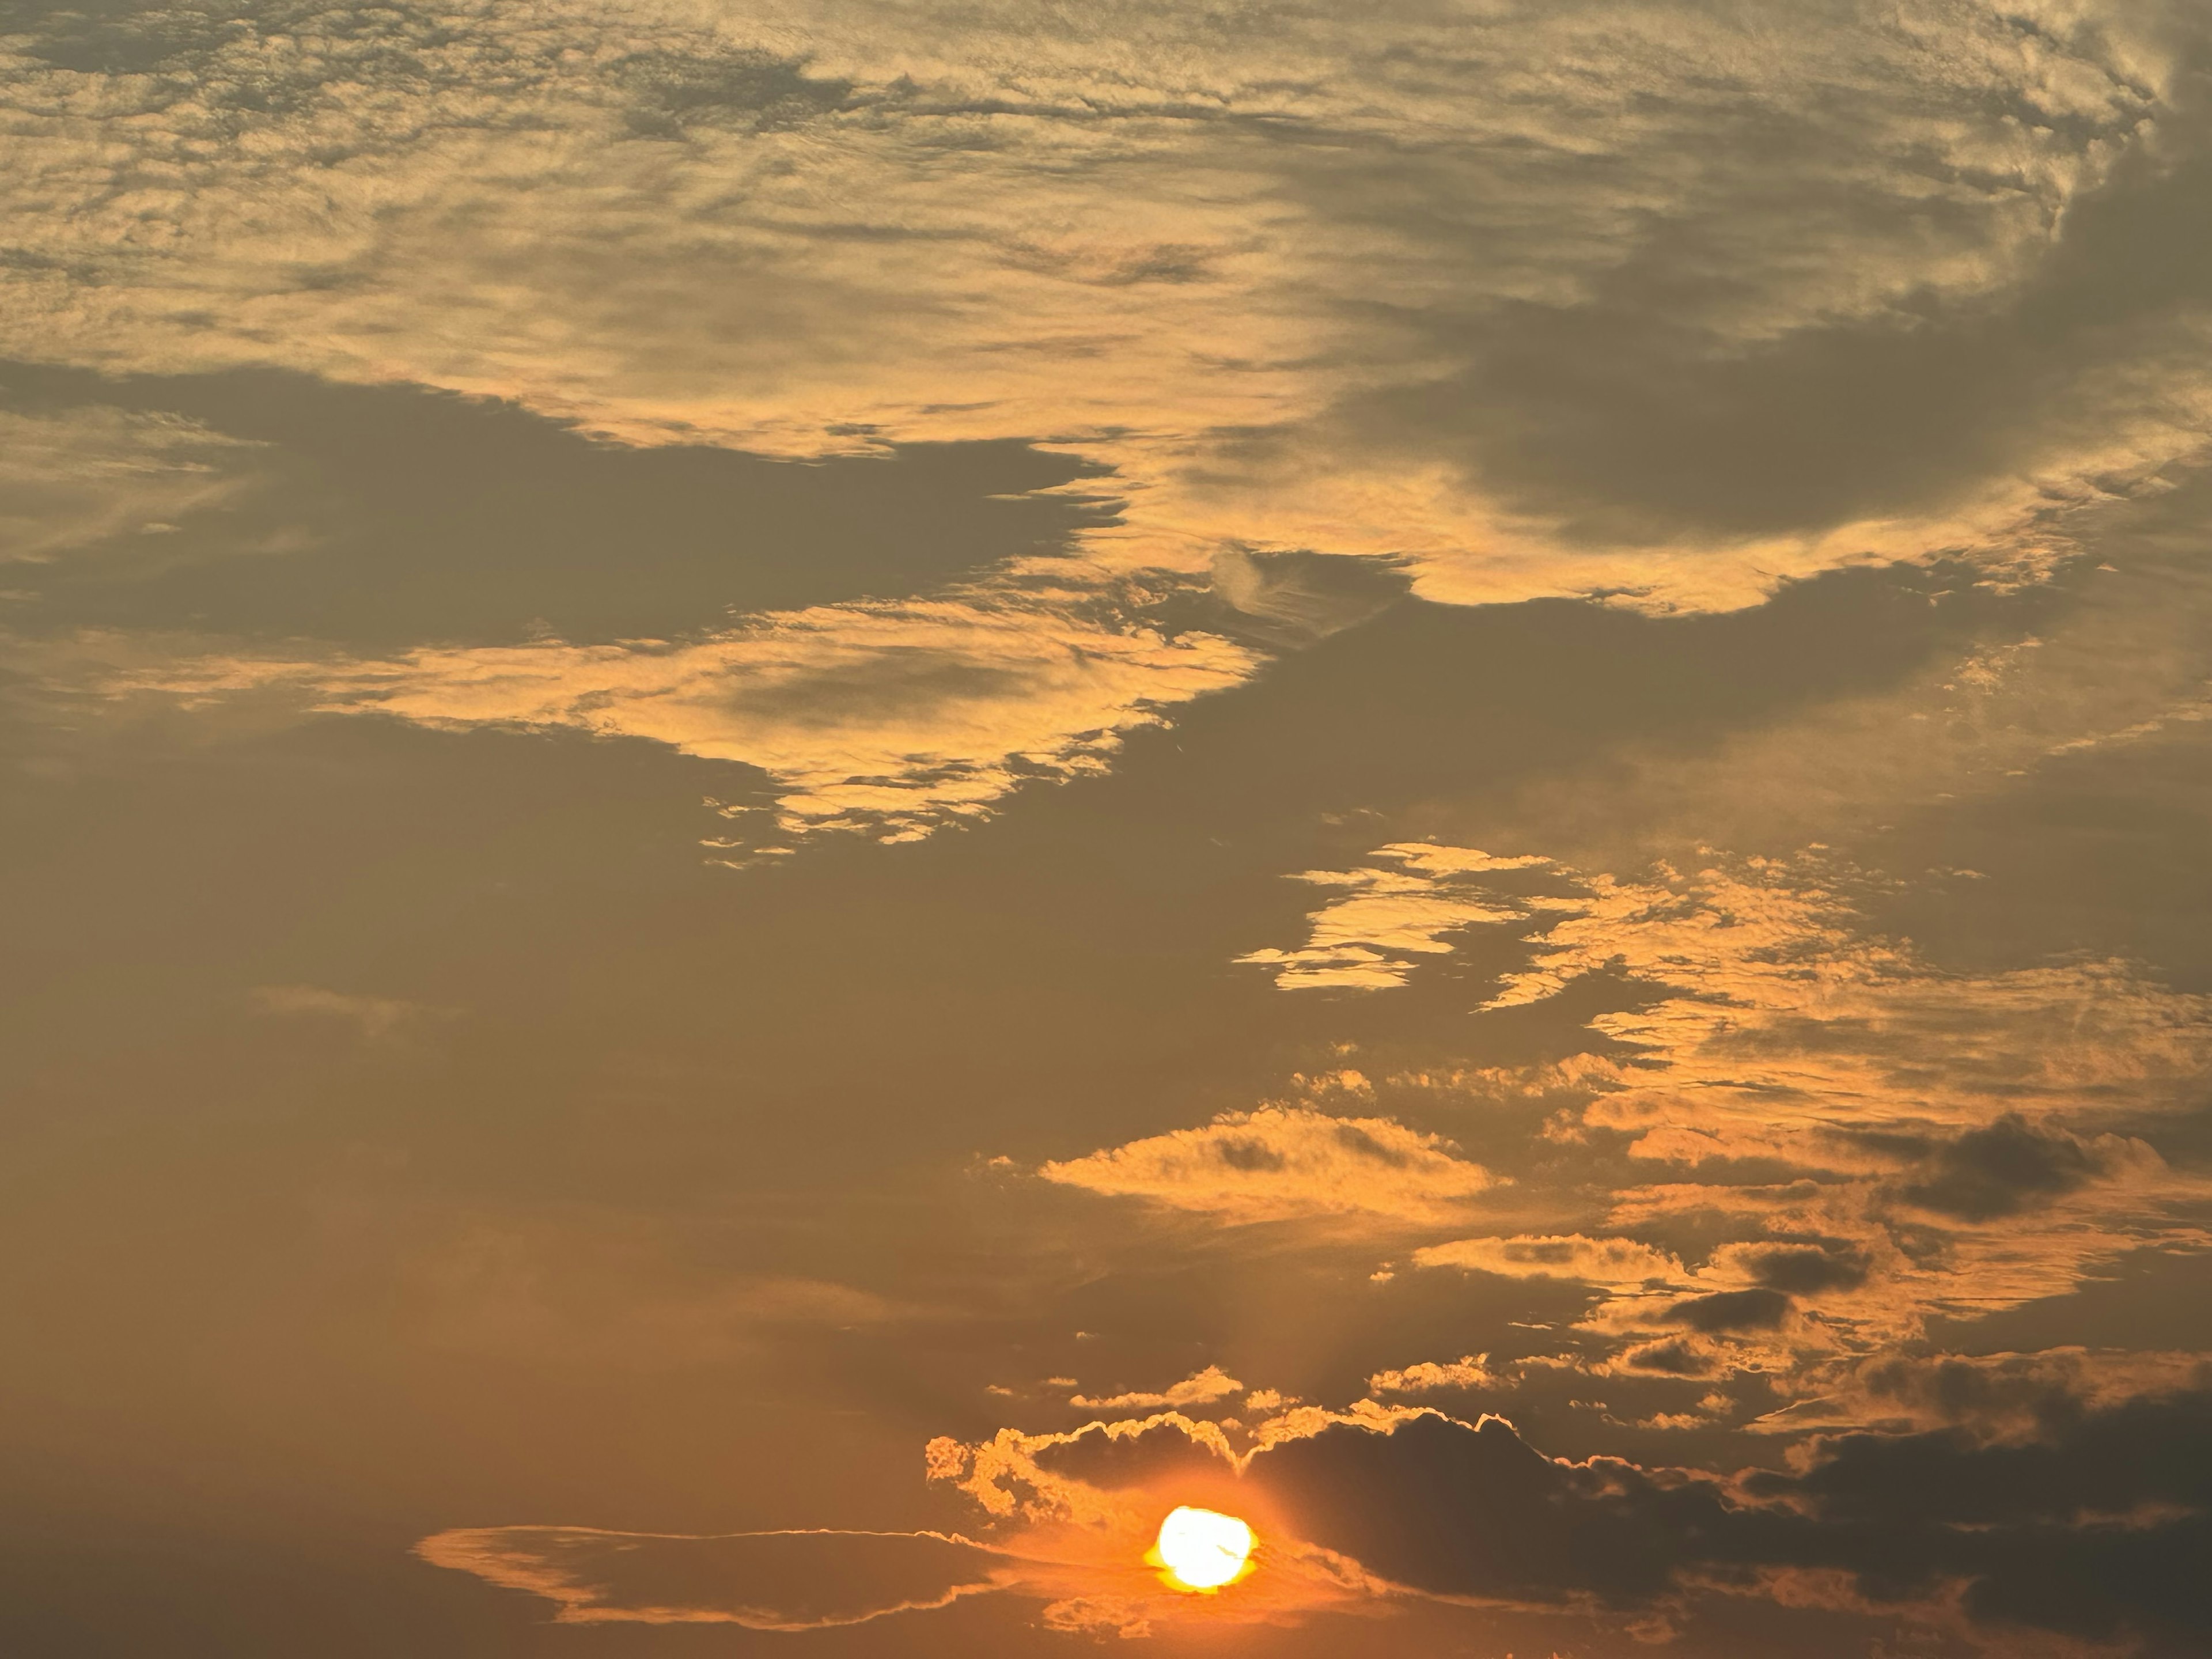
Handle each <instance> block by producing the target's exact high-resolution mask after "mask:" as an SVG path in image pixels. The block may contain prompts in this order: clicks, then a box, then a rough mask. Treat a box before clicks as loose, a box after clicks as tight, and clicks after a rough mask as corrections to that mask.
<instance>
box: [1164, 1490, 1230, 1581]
mask: <svg viewBox="0 0 2212 1659" xmlns="http://www.w3.org/2000/svg"><path fill="white" fill-rule="evenodd" d="M1152 1560H1153V1562H1154V1563H1155V1564H1156V1565H1158V1566H1160V1567H1162V1568H1164V1570H1165V1576H1166V1577H1167V1579H1168V1581H1169V1582H1170V1583H1172V1584H1174V1585H1176V1587H1177V1588H1178V1589H1192V1590H1216V1589H1220V1588H1221V1587H1222V1586H1223V1585H1224V1584H1233V1583H1236V1582H1237V1580H1238V1579H1239V1578H1242V1577H1243V1576H1244V1574H1245V1573H1246V1571H1249V1568H1250V1566H1251V1561H1252V1528H1250V1527H1249V1526H1247V1525H1246V1524H1245V1523H1244V1522H1242V1521H1239V1520H1238V1519H1237V1517H1236V1516H1233V1515H1220V1514H1217V1513H1216V1512H1215V1511H1213V1510H1194V1509H1192V1508H1191V1507H1190V1506H1189V1505H1188V1504H1185V1505H1183V1506H1182V1508H1180V1509H1177V1510H1173V1511H1171V1512H1170V1514H1169V1516H1168V1518H1167V1519H1166V1520H1164V1521H1163V1522H1160V1536H1159V1541H1158V1543H1156V1544H1154V1545H1153V1546H1152Z"/></svg>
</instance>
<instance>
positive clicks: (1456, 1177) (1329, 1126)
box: [1037, 1106, 1496, 1222]
mask: <svg viewBox="0 0 2212 1659" xmlns="http://www.w3.org/2000/svg"><path fill="white" fill-rule="evenodd" d="M1037 1173H1038V1174H1039V1175H1041V1176H1043V1177H1044V1178H1045V1179H1046V1180H1047V1181H1053V1182H1060V1183H1061V1184H1062V1185H1065V1186H1070V1187H1080V1188H1085V1189H1086V1190H1088V1191H1091V1192H1094V1193H1100V1194H1107V1195H1109V1196H1113V1197H1127V1198H1141V1199H1145V1200H1149V1201H1150V1202H1152V1203H1153V1204H1156V1205H1158V1206H1162V1207H1164V1208H1166V1209H1170V1210H1187V1211H1194V1212H1200V1213H1205V1214H1211V1215H1216V1216H1218V1217H1220V1218H1223V1219H1225V1220H1228V1221H1231V1222H1254V1221H1272V1220H1279V1219H1285V1218H1295V1217H1336V1218H1347V1217H1350V1218H1358V1217H1370V1218H1388V1219H1390V1220H1394V1221H1398V1222H1430V1221H1434V1220H1437V1219H1439V1218H1446V1217H1449V1216H1451V1215H1454V1214H1456V1213H1459V1212H1462V1210H1463V1208H1464V1206H1465V1205H1466V1202H1467V1200H1469V1199H1472V1198H1474V1197H1475V1196H1476V1195H1477V1194H1480V1193H1483V1192H1485V1191H1486V1190H1488V1189H1489V1188H1491V1187H1492V1186H1493V1185H1495V1184H1496V1177H1495V1176H1492V1174H1491V1173H1490V1171H1488V1170H1486V1169H1484V1168H1483V1167H1482V1166H1481V1165H1480V1164H1471V1163H1469V1162H1468V1161H1467V1160H1466V1159H1465V1158H1460V1157H1459V1156H1457V1155H1456V1152H1455V1149H1454V1148H1453V1147H1452V1146H1451V1144H1450V1143H1449V1141H1447V1140H1445V1139H1443V1138H1442V1137H1441V1136H1437V1135H1433V1134H1424V1133H1419V1131H1416V1130H1413V1129H1408V1128H1407V1127H1405V1126H1404V1125H1403V1124H1401V1123H1397V1122H1395V1121H1391V1120H1389V1119H1388V1118H1366V1117H1361V1118H1340V1117H1330V1116H1328V1115H1324V1114H1322V1113H1320V1112H1316V1111H1311V1110H1309V1109H1305V1108H1304V1107H1296V1106H1263V1107H1261V1108H1260V1109H1257V1110H1255V1111H1249V1112H1231V1113H1226V1114H1225V1115H1222V1116H1220V1117H1218V1118H1216V1119H1215V1120H1214V1121H1212V1123H1210V1124H1207V1125H1206V1126H1205V1127H1203V1128H1197V1129H1176V1130H1172V1131H1170V1133H1166V1134H1163V1135H1152V1136H1150V1137H1148V1138H1146V1139H1142V1140H1133V1141H1131V1142H1129V1143H1128V1144H1127V1146H1115V1147H1111V1148H1109V1149H1108V1150H1106V1151H1103V1152H1093V1153H1091V1155H1090V1156H1088V1157H1086V1158H1073V1159H1070V1160H1068V1161H1066V1162H1064V1163H1050V1164H1045V1165H1043V1166H1042V1168H1041V1169H1040V1170H1038V1171H1037Z"/></svg>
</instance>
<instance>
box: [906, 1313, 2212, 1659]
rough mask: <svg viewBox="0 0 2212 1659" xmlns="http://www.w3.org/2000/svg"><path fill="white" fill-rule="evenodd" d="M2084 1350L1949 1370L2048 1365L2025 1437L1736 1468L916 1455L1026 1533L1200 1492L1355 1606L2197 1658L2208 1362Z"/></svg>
mask: <svg viewBox="0 0 2212 1659" xmlns="http://www.w3.org/2000/svg"><path fill="white" fill-rule="evenodd" d="M2079 1358H2081V1357H2080V1356H2079V1354H2078V1352H2074V1353H2068V1352H2061V1353H2058V1354H2055V1355H2051V1356H2044V1357H2029V1356H2012V1357H2009V1358H2008V1359H2001V1360H2000V1361H1998V1362H1996V1363H1992V1362H1988V1361H1972V1360H1968V1361H1959V1362H1950V1361H1944V1362H1942V1363H1943V1364H1952V1363H1956V1364H1963V1365H1965V1366H1966V1367H1967V1368H1968V1370H1970V1371H1972V1373H1973V1374H1975V1375H1977V1376H1986V1377H1990V1378H1991V1379H1993V1380H1999V1381H2001V1380H2002V1374H2004V1373H2008V1372H2009V1373H2013V1374H2015V1375H2021V1376H2024V1375H2025V1373H2026V1371H2027V1370H2042V1371H2043V1372H2044V1375H2043V1376H2042V1377H2041V1379H2040V1382H2039V1392H2040V1394H2041V1395H2042V1397H2043V1399H2044V1401H2045V1407H2046V1409H2045V1412H2044V1413H2043V1416H2042V1418H2041V1419H2040V1421H2039V1423H2038V1425H2036V1427H2035V1428H2034V1429H2033V1431H2030V1432H2028V1433H2027V1434H2025V1435H2023V1436H2014V1437H2008V1438H1996V1439H1992V1438H1988V1437H1974V1436H1972V1435H1969V1434H1967V1433H1965V1432H1963V1431H1960V1430H1958V1429H1955V1428H1951V1427H1943V1428H1940V1429H1936V1430H1933V1431H1921V1432H1906V1433H1901V1434H1889V1435H1882V1434H1869V1433H1864V1432H1858V1433H1851V1434H1845V1435H1841V1436H1837V1437H1830V1438H1826V1439H1822V1440H1820V1441H1817V1442H1815V1443H1813V1444H1812V1445H1811V1446H1809V1447H1808V1449H1806V1451H1805V1454H1804V1455H1802V1457H1800V1458H1798V1459H1797V1460H1796V1462H1795V1465H1794V1467H1793V1468H1790V1469H1786V1470H1778V1469H1771V1468H1758V1469H1747V1470H1745V1471H1743V1472H1742V1473H1741V1474H1738V1475H1735V1476H1734V1477H1722V1476H1717V1475H1714V1474H1707V1473H1705V1472H1702V1471H1698V1470H1694V1469H1686V1468H1668V1467H1663V1466H1661V1467H1644V1466H1641V1465H1638V1464H1637V1463H1635V1462H1631V1461H1628V1460H1626V1459H1622V1458H1617V1457H1592V1458H1589V1459H1586V1460H1583V1461H1574V1460H1571V1459H1567V1458H1559V1457H1551V1456H1547V1455H1544V1454H1543V1453H1541V1452H1540V1451H1539V1450H1537V1449H1535V1448H1534V1447H1533V1446H1531V1445H1530V1444H1529V1443H1528V1442H1527V1441H1526V1440H1525V1439H1524V1438H1523V1437H1522V1436H1521V1435H1520V1433H1519V1432H1518V1431H1516V1430H1515V1428H1514V1427H1513V1425H1511V1424H1510V1423H1509V1422H1507V1421H1506V1420H1505V1419H1502V1418H1499V1417H1495V1416H1485V1417H1483V1418H1480V1419H1478V1420H1476V1421H1474V1422H1472V1423H1470V1422H1466V1421H1462V1420H1459V1419H1454V1418H1451V1417H1449V1416H1447V1415H1445V1414H1443V1413H1438V1412H1436V1411H1433V1410H1428V1409H1414V1408H1407V1407H1394V1408H1387V1409H1386V1408H1382V1407H1376V1406H1374V1405H1373V1404H1372V1402H1368V1403H1367V1404H1366V1405H1365V1406H1364V1407H1359V1408H1355V1409H1354V1410H1353V1411H1351V1412H1346V1413H1331V1412H1326V1411H1322V1410H1318V1409H1308V1410H1306V1411H1304V1412H1302V1413H1286V1414H1285V1417H1284V1418H1283V1419H1277V1420H1276V1421H1275V1422H1273V1424H1271V1425H1267V1427H1266V1429H1265V1430H1264V1431H1263V1432H1261V1433H1260V1434H1258V1435H1256V1436H1255V1437H1253V1438H1252V1440H1251V1441H1250V1443H1249V1445H1248V1446H1247V1447H1246V1448H1245V1449H1243V1450H1238V1449H1236V1448H1235V1447H1233V1446H1232V1445H1231V1443H1230V1441H1229V1440H1228V1439H1227V1438H1226V1437H1225V1433H1224V1431H1222V1430H1221V1429H1220V1428H1218V1427H1217V1426H1216V1425H1211V1424H1200V1423H1193V1422H1191V1421H1190V1420H1188V1419H1184V1418H1182V1417H1179V1416H1177V1415H1175V1414H1173V1413H1169V1414H1164V1415H1160V1416H1155V1417H1151V1418H1146V1419H1132V1420H1130V1421H1127V1422H1123V1423H1116V1424H1093V1425H1089V1426H1087V1427H1085V1428H1084V1429H1082V1430H1079V1431H1074V1432H1072V1433H1065V1434H1054V1435H1028V1434H1024V1433H1022V1432H1020V1431H1015V1430H1011V1429H1010V1430H1004V1431H1000V1433H999V1434H998V1435H997V1436H996V1437H994V1438H993V1439H991V1440H989V1441H987V1442H983V1443H977V1444H974V1445H963V1444H962V1443H958V1442H955V1441H951V1440H944V1441H939V1442H936V1443H933V1445H932V1447H931V1450H930V1465H931V1473H932V1474H933V1478H936V1479H939V1480H951V1481H956V1482H957V1483H958V1484H959V1485H960V1486H961V1489H962V1490H963V1491H964V1492H968V1493H969V1496H971V1497H972V1498H975V1499H976V1500H977V1501H978V1502H979V1504H981V1506H982V1507H983V1508H984V1509H985V1510H986V1511H987V1512H988V1513H990V1514H992V1515H994V1516H1000V1517H1001V1518H1002V1521H1003V1522H1005V1523H1006V1524H1009V1525H1012V1526H1015V1527H1017V1528H1037V1527H1041V1526H1061V1527H1074V1528H1091V1530H1092V1531H1093V1532H1094V1533H1097V1534H1104V1533H1106V1532H1109V1531H1110V1530H1111V1528H1112V1527H1113V1525H1114V1524H1115V1522H1114V1520H1113V1517H1115V1516H1121V1515H1125V1514H1128V1513H1132V1512H1133V1513H1135V1514H1139V1515H1144V1514H1149V1513H1150V1512H1151V1508H1152V1507H1153V1506H1157V1505H1158V1504H1161V1503H1163V1502H1164V1501H1167V1500H1166V1495H1167V1494H1168V1493H1170V1492H1193V1491H1195V1492H1200V1493H1202V1494H1205V1501H1214V1502H1218V1503H1220V1504H1222V1505H1223V1506H1224V1507H1233V1508H1234V1509H1235V1510H1236V1511H1237V1512H1239V1513H1243V1514H1247V1515H1251V1516H1260V1517H1262V1518H1263V1529H1262V1536H1263V1538H1267V1537H1269V1536H1271V1535H1273V1536H1278V1537H1282V1538H1285V1539H1286V1540H1295V1541H1297V1547H1298V1548H1299V1549H1300V1550H1302V1551H1305V1552H1310V1553H1311V1559H1320V1560H1325V1561H1327V1562H1328V1564H1329V1567H1330V1572H1329V1577H1330V1580H1331V1582H1332V1583H1333V1585H1334V1589H1335V1590H1336V1592H1337V1594H1338V1595H1347V1594H1348V1595H1357V1596H1359V1597H1362V1598H1364V1599H1365V1601H1367V1603H1368V1605H1369V1609H1370V1611H1374V1612H1386V1611H1389V1610H1390V1609H1391V1608H1393V1607H1403V1606H1404V1605H1406V1603H1407V1600H1408V1599H1409V1598H1423V1599H1429V1598H1433V1599H1437V1600H1442V1601H1451V1602H1459V1603H1472V1604H1474V1605H1479V1606H1487V1607H1510V1608H1520V1609H1524V1610H1534V1609H1549V1610H1553V1611H1554V1612H1557V1613H1571V1614H1576V1615H1579V1616H1581V1617H1583V1618H1586V1619H1589V1618H1594V1619H1597V1620H1601V1621H1603V1622H1609V1623H1613V1624H1617V1625H1620V1624H1626V1625H1638V1624H1640V1625H1642V1626H1644V1627H1645V1628H1646V1629H1650V1628H1651V1626H1650V1620H1651V1617H1652V1616H1653V1615H1655V1614H1656V1615H1658V1616H1660V1617H1662V1618H1665V1617H1668V1616H1673V1617H1680V1616H1683V1615H1684V1614H1685V1613H1692V1612H1694V1611H1695V1609H1696V1608H1697V1607H1698V1604H1699V1601H1701V1600H1707V1599H1711V1598H1714V1597H1723V1598H1728V1599H1732V1600H1746V1599H1747V1600H1753V1601H1768V1602H1770V1603H1772V1604H1775V1605H1778V1606H1781V1607H1790V1606H1808V1605H1810V1606H1819V1607H1828V1608H1830V1609H1832V1610H1843V1611H1851V1612H1857V1613H1867V1614H1875V1615H1880V1616H1882V1617H1885V1618H1887V1619H1888V1620H1892V1621H1893V1623H1894V1624H1896V1625H1899V1626H1902V1627H1903V1628H1904V1629H1905V1630H1906V1631H1917V1632H1918V1633H1919V1635H1920V1636H1921V1637H1923V1638H1934V1637H1936V1636H1939V1635H1948V1636H1949V1637H1951V1638H1954V1639H1955V1640H1958V1641H1960V1642H1962V1643H1963V1644H1965V1645H1966V1647H1967V1648H1969V1649H1970V1650H1973V1651H1978V1652H1989V1653H1992V1654H1996V1653H2011V1652H2018V1651H2021V1650H2022V1649H2021V1644H2022V1643H2023V1642H2027V1641H2031V1640H2034V1639H2037V1638H2051V1639H2052V1640H2055V1641H2056V1642H2057V1644H2058V1645H2057V1646H2055V1647H2054V1648H2052V1649H2051V1650H2052V1651H2055V1652H2074V1651H2082V1652H2086V1651H2087V1650H2089V1648H2090V1647H2092V1646H2094V1645H2095V1644H2115V1643H2116V1644H2118V1650H2121V1651H2143V1652H2151V1653H2158V1654H2174V1655H2179V1654H2180V1653H2182V1652H2186V1651H2190V1650H2191V1646H2190V1644H2191V1643H2194V1642H2197V1641H2199V1640H2201V1639H2202V1637H2203V1634H2204V1632H2207V1631H2212V1601H2208V1600H2207V1599H2206V1597H2205V1595H2204V1594H2203V1587H2202V1583H2201V1577H2200V1575H2198V1574H2197V1572H2196V1571H2195V1565H2194V1563H2195V1559H2196V1551H2197V1545H2198V1544H2199V1542H2200V1541H2201V1540H2202V1537H2203V1530H2204V1522H2203V1509H2204V1508H2205V1506H2206V1504H2207V1500H2208V1498H2212V1486H2208V1485H2207V1482H2208V1480H2212V1415H2208V1406H2212V1395H2207V1394H2206V1393H2205V1392H2204V1391H2203V1388H2202V1375H2203V1373H2202V1368H2201V1366H2199V1367H2198V1368H2197V1371H2196V1373H2195V1380H2194V1382H2193V1383H2191V1382H2188V1381H2185V1380H2184V1379H2183V1377H2182V1376H2181V1374H2180V1373H2179V1371H2178V1370H2177V1369H2176V1368H2175V1367H2173V1366H2171V1365H2169V1366H2168V1367H2167V1368H2166V1375H2165V1376H2163V1378H2162V1379H2161V1380H2160V1383H2158V1385H2157V1386H2154V1387H2151V1388H2148V1389H2145V1388H2142V1387H2123V1388H2118V1389H2112V1388H2106V1389H2102V1390H2101V1391H2092V1392H2088V1393H2069V1389H2068V1387H2067V1384H2066V1383H2065V1381H2064V1380H2063V1379H2064V1378H2065V1377H2067V1376H2072V1377H2074V1378H2075V1380H2080V1379H2081V1377H2083V1376H2086V1375H2087V1374H2088V1373H2087V1370H2084V1368H2082V1367H2081V1366H2080V1365H2079V1364H2078V1363H2077V1362H2078V1360H2079ZM1469 1363H1472V1362H1469ZM2069 1365H2071V1366H2072V1367H2073V1369H2072V1370H2070V1371H2069ZM1931 1375H1932V1374H1931ZM2136 1380H2137V1382H2138V1383H2140V1382H2141V1381H2142V1378H2140V1377H2139V1378H2137V1379H2136ZM2061 1402H2063V1403H2061ZM1682 1415H1683V1414H1681V1413H1677V1414H1676V1417H1677V1418H1680V1417H1681V1416H1682ZM1661 1426H1665V1427H1680V1426H1683V1425H1682V1424H1681V1423H1680V1422H1668V1423H1666V1424H1664V1425H1661ZM1269 1529H1273V1530H1272V1533H1271V1531H1270V1530H1269ZM1029 1535H1034V1534H1029ZM1262 1577H1264V1574H1262V1575H1260V1576H1255V1578H1254V1579H1253V1580H1252V1581H1250V1582H1252V1583H1255V1584H1257V1583H1261V1579H1262ZM2069 1642H2073V1643H2078V1644H2081V1646H2079V1647H2071V1646H2068V1645H2067V1644H2068V1643H2069ZM2099 1650H2100V1651H2102V1650H2111V1649H2099Z"/></svg>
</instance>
